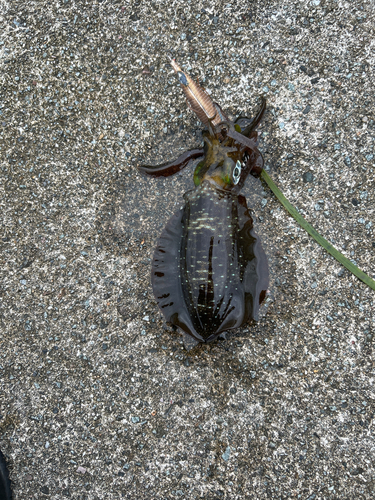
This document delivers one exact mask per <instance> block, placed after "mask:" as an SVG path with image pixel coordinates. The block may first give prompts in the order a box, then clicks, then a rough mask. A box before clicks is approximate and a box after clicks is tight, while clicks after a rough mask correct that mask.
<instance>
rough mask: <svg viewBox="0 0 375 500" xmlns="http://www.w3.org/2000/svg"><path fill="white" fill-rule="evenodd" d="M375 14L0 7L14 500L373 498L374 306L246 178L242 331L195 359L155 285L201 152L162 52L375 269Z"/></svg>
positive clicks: (7, 386)
mask: <svg viewBox="0 0 375 500" xmlns="http://www.w3.org/2000/svg"><path fill="white" fill-rule="evenodd" d="M374 23H375V3H374V1H373V0H369V1H353V2H345V1H341V0H339V1H338V0H313V1H305V2H302V1H299V0H284V1H271V0H268V1H267V0H265V1H263V2H256V3H255V2H249V1H246V2H245V1H244V0H241V1H236V0H234V1H233V2H231V3H226V2H222V1H220V0H211V1H210V2H208V1H201V0H197V1H194V2H193V1H190V0H187V1H181V0H174V1H171V2H166V3H164V2H159V1H148V2H141V1H133V2H132V1H125V2H116V1H115V0H112V1H111V0H110V1H102V2H99V3H98V2H96V1H93V2H84V1H81V2H77V1H72V0H64V1H54V0H52V1H49V2H46V1H37V2H35V1H28V2H26V1H17V0H13V1H9V0H8V1H7V0H1V1H0V85H1V88H0V148H1V149H0V177H1V183H0V206H1V214H2V217H1V239H0V248H1V253H0V259H1V260H0V262H1V283H0V297H1V304H0V329H1V337H0V345H1V350H0V376H1V386H0V448H1V449H2V451H3V452H4V454H5V456H6V458H7V462H8V465H9V469H10V475H11V479H12V481H13V488H14V497H15V498H16V499H18V500H25V499H35V498H38V499H43V498H54V499H62V498H65V497H67V498H75V499H82V500H83V499H104V498H106V499H107V498H108V499H112V498H113V499H117V498H127V499H134V498H136V499H148V498H150V499H172V498H189V499H197V498H205V499H212V500H213V499H215V500H217V499H220V500H221V499H243V498H244V499H288V498H300V499H303V500H313V499H315V500H318V499H353V498H358V499H373V498H374V497H375V468H374V464H375V446H374V411H375V401H374V398H375V391H374V349H373V342H374V320H375V316H374V292H373V291H372V290H371V289H370V288H368V287H366V285H364V284H363V283H362V282H360V281H358V280H357V279H356V278H355V277H353V276H352V275H350V274H349V272H348V271H346V270H344V269H343V268H342V267H341V266H340V265H339V264H338V263H337V262H336V261H335V260H334V259H333V258H332V257H330V256H329V255H328V254H327V253H326V252H325V251H323V250H322V249H321V248H320V247H319V246H318V245H317V244H316V243H315V242H314V241H313V240H312V239H311V238H310V237H309V236H308V235H307V234H306V233H305V232H304V231H303V230H302V229H300V228H299V227H298V225H297V224H296V222H295V221H294V220H293V219H292V218H291V217H290V216H288V215H287V214H286V212H285V211H284V209H283V208H282V207H281V206H280V204H279V202H278V201H277V200H276V199H275V197H274V196H273V194H272V193H271V192H270V191H269V189H268V188H267V186H266V185H264V184H262V182H261V181H260V180H257V179H255V178H249V179H248V181H247V185H246V187H245V188H244V190H243V194H245V196H246V197H247V200H248V205H249V206H251V207H252V209H253V210H254V214H255V216H256V219H257V222H256V230H257V232H258V234H259V235H260V236H261V238H262V241H263V243H264V247H265V249H266V252H267V255H268V257H269V262H270V271H271V283H270V290H271V292H272V296H273V302H272V303H271V305H270V306H269V308H268V312H267V314H266V315H265V316H264V317H263V318H262V319H261V320H260V321H259V322H258V323H252V324H248V325H246V326H245V327H244V328H241V329H239V330H237V331H235V332H234V333H233V334H232V336H230V337H229V338H228V339H227V340H221V341H217V342H214V343H212V344H209V345H204V346H198V347H196V348H195V349H194V350H192V351H190V352H187V351H185V350H184V348H183V344H182V338H181V336H180V334H179V333H178V332H175V331H173V330H172V329H171V328H170V327H168V326H167V325H165V324H164V323H163V319H162V316H161V314H160V313H159V311H158V309H157V306H156V302H155V299H154V297H153V294H152V290H151V285H150V268H151V259H152V254H153V249H154V247H155V242H156V240H157V237H158V235H160V233H161V231H162V229H163V227H164V226H165V224H166V222H167V220H168V219H169V217H170V216H171V215H172V214H173V213H174V212H175V211H176V209H178V208H179V207H180V206H182V204H183V193H184V192H185V191H187V190H188V189H190V188H192V186H193V182H192V173H193V168H194V165H191V166H189V167H188V168H186V169H185V170H184V171H183V172H181V174H179V175H176V176H174V177H171V178H168V179H151V178H145V177H143V176H142V175H140V174H139V173H138V172H137V169H136V166H137V165H138V164H140V163H143V162H145V161H146V162H154V163H158V162H161V161H163V160H168V159H172V158H174V157H176V156H178V155H179V154H180V153H181V152H182V151H184V150H186V149H188V148H190V147H194V146H199V144H200V143H201V140H202V136H201V125H200V124H199V123H198V121H197V119H196V118H195V117H194V115H193V114H192V112H191V111H189V110H187V107H186V103H185V98H184V95H183V93H182V91H181V88H180V87H179V84H178V82H177V79H176V77H175V75H174V74H173V72H172V70H171V68H170V66H169V63H168V59H167V57H166V54H167V53H168V52H169V53H171V55H173V57H175V58H176V60H177V61H178V62H179V63H180V64H181V65H182V66H183V67H184V68H185V69H186V70H187V71H188V72H189V73H190V74H191V75H192V76H193V77H194V78H199V81H200V83H201V84H202V85H203V86H204V87H205V88H207V89H208V91H209V92H211V95H212V96H214V98H215V100H216V101H217V102H219V103H220V104H221V105H222V107H223V108H224V109H226V110H227V111H228V113H229V114H230V116H231V117H233V118H234V117H236V116H237V115H239V114H241V113H242V114H245V115H251V113H252V112H253V110H254V109H255V108H256V107H257V105H258V103H259V99H260V97H261V96H262V95H264V96H267V100H268V109H267V112H266V115H265V118H264V120H263V123H262V126H261V127H260V131H261V132H262V137H261V142H260V146H259V148H260V150H261V151H262V152H263V154H264V157H265V162H266V168H267V170H268V171H269V173H270V175H271V177H272V178H273V179H274V180H275V182H276V183H277V184H278V185H279V187H280V188H281V190H282V191H283V192H284V193H285V195H286V196H287V197H288V198H289V200H290V201H291V202H292V203H293V204H294V205H295V206H297V207H298V209H299V210H300V212H301V213H302V214H304V216H305V217H306V219H307V220H308V221H309V222H311V223H312V224H313V226H314V227H315V228H316V229H317V230H318V231H319V232H320V233H321V234H322V235H323V236H324V237H326V238H327V239H328V240H329V241H331V242H332V243H333V244H334V245H335V246H336V247H337V248H338V249H339V250H340V251H342V252H343V253H344V254H345V255H346V256H348V257H349V258H350V259H352V260H354V261H355V262H356V263H357V265H358V266H359V267H360V268H361V269H363V270H364V271H365V272H367V273H368V274H369V275H370V276H372V277H374V273H375V237H374V228H375V219H374V213H375V212H374V208H375V190H374V185H375V157H374V155H375V152H374V141H375V122H374V114H373V110H374V106H375V102H374V101H375V99H374V87H373V81H374V63H375V35H374Z"/></svg>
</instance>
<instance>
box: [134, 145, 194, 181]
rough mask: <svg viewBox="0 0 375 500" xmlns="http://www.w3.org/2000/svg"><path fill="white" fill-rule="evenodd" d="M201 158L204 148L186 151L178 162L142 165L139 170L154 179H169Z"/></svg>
mask: <svg viewBox="0 0 375 500" xmlns="http://www.w3.org/2000/svg"><path fill="white" fill-rule="evenodd" d="M201 156H204V151H203V148H199V149H191V150H189V151H185V153H183V154H182V155H180V156H179V157H178V158H177V159H176V160H173V161H170V162H167V163H162V164H161V165H141V166H139V167H138V170H140V171H141V172H142V173H144V174H148V175H152V176H153V177H169V176H170V175H173V174H176V173H177V172H180V170H182V169H183V168H185V167H186V165H187V164H188V163H189V161H190V160H193V159H195V158H200V157H201Z"/></svg>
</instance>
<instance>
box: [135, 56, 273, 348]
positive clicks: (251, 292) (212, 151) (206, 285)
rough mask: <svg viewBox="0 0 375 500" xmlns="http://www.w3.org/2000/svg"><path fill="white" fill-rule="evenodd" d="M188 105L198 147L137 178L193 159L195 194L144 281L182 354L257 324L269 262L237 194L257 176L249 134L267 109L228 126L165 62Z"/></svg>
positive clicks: (173, 222) (258, 164) (164, 237)
mask: <svg viewBox="0 0 375 500" xmlns="http://www.w3.org/2000/svg"><path fill="white" fill-rule="evenodd" d="M171 64H172V67H173V69H174V70H175V71H176V73H177V76H178V79H179V81H180V83H181V85H182V88H183V90H184V93H185V95H186V98H187V101H188V105H189V107H190V108H191V109H192V110H193V111H194V112H195V114H196V115H197V116H198V118H199V119H200V120H201V122H202V123H203V124H204V125H205V126H206V128H205V129H204V131H203V141H204V146H203V148H197V149H193V150H190V151H187V152H185V153H183V154H182V155H180V156H179V157H178V158H177V159H176V160H174V161H171V162H168V163H164V164H162V165H157V166H139V167H138V168H139V170H140V171H141V172H143V173H146V174H148V175H153V176H164V177H168V176H170V175H172V174H174V173H176V172H178V171H180V170H181V169H182V168H184V167H185V166H186V165H187V164H188V163H189V162H190V160H192V159H196V158H198V159H199V163H198V165H197V166H196V168H195V171H194V184H195V189H193V190H191V191H188V192H187V193H185V195H184V198H185V205H184V207H183V208H182V209H181V210H179V211H178V212H176V213H175V214H174V216H173V217H172V218H171V219H170V221H169V222H168V223H167V225H166V227H165V228H164V231H163V232H162V234H161V236H160V238H159V240H158V243H157V246H156V250H155V254H154V258H153V263H152V270H151V282H152V288H153V292H154V295H155V298H156V301H157V303H158V306H159V308H160V310H161V312H162V313H163V315H164V317H165V319H166V321H167V322H170V323H172V324H173V325H175V326H176V327H178V328H179V329H180V330H181V332H182V335H183V338H184V344H185V347H186V349H188V350H189V349H191V348H192V347H194V346H195V345H196V344H198V343H205V342H211V341H212V340H215V339H216V338H217V337H218V336H219V335H220V334H223V333H224V332H226V331H228V330H231V329H234V328H237V327H239V326H241V325H243V324H245V323H246V322H247V321H248V320H249V319H254V320H257V319H258V317H259V308H260V305H261V303H262V302H263V300H264V299H265V296H266V292H267V288H268V283H269V273H268V262H267V257H266V254H265V252H264V250H263V248H262V245H261V242H260V239H259V237H258V236H257V235H256V233H255V232H254V228H253V219H252V217H251V215H250V212H249V210H248V208H247V204H246V199H245V198H244V197H243V196H242V195H240V194H239V192H240V190H241V188H242V186H243V185H244V183H245V180H246V178H247V176H248V175H249V173H251V174H253V175H259V174H260V172H261V171H262V168H263V157H262V155H261V153H260V152H259V150H258V148H257V146H258V134H257V132H256V131H255V129H256V127H257V125H258V124H259V122H260V120H261V118H262V116H263V113H264V111H265V108H266V103H265V101H264V100H263V101H262V103H261V106H260V109H259V110H258V112H257V113H256V114H255V116H254V117H253V118H252V119H249V118H245V117H239V118H237V120H236V121H235V122H232V121H230V120H229V119H228V117H227V116H226V115H225V114H224V112H223V111H222V109H221V107H220V106H219V105H218V104H216V103H214V102H213V100H212V99H211V97H210V96H209V95H208V94H207V92H205V91H204V90H203V89H202V88H201V87H200V86H199V85H198V84H197V83H196V82H194V81H193V80H192V79H191V78H190V76H189V75H188V74H187V73H186V72H184V71H183V70H182V69H181V68H180V67H179V65H178V64H177V63H176V62H175V61H174V60H172V61H171Z"/></svg>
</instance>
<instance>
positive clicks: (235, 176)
mask: <svg viewBox="0 0 375 500" xmlns="http://www.w3.org/2000/svg"><path fill="white" fill-rule="evenodd" d="M240 178H241V162H240V161H239V160H237V162H236V166H235V167H234V169H233V184H238V182H239V180H240Z"/></svg>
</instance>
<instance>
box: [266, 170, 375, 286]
mask: <svg viewBox="0 0 375 500" xmlns="http://www.w3.org/2000/svg"><path fill="white" fill-rule="evenodd" d="M261 177H262V179H263V180H264V181H265V182H266V183H267V185H268V187H269V188H270V189H271V191H272V192H273V194H274V195H275V196H276V198H277V199H278V200H279V201H280V202H281V204H282V205H283V207H284V208H285V209H286V210H287V211H288V212H289V213H290V215H291V216H292V217H294V219H296V221H297V222H298V224H299V225H300V226H301V227H302V228H303V229H304V230H305V231H307V232H308V233H309V234H310V236H312V237H313V238H314V240H315V241H317V242H318V243H319V245H321V246H322V247H323V248H324V249H325V250H327V252H328V253H329V254H331V255H332V256H333V257H334V258H335V259H336V260H338V261H339V262H340V264H342V265H343V266H344V267H346V269H348V270H349V271H350V272H351V273H353V274H354V275H355V276H357V278H359V279H360V280H361V281H363V283H365V284H366V285H367V286H369V287H370V288H372V289H373V290H375V281H374V280H373V279H371V278H370V276H368V275H367V274H366V273H364V272H363V271H361V270H360V269H358V267H357V266H356V265H355V264H353V262H351V261H350V260H349V259H347V258H346V257H345V256H344V255H343V254H342V253H341V252H339V251H338V250H336V248H335V247H333V246H332V245H331V243H329V242H328V241H327V240H326V239H325V238H323V236H321V235H320V234H319V233H318V232H317V231H316V230H315V229H314V228H313V227H312V226H311V225H310V224H309V223H308V222H307V221H306V220H305V219H304V218H303V217H302V215H301V214H300V213H299V212H298V211H297V209H296V208H295V207H293V205H292V204H291V203H290V202H289V201H288V200H287V199H286V198H285V196H284V195H283V193H282V192H281V191H280V189H279V188H278V187H277V186H276V184H275V183H274V182H273V180H272V179H271V177H270V176H269V175H268V173H267V172H266V171H265V170H262V173H261Z"/></svg>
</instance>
